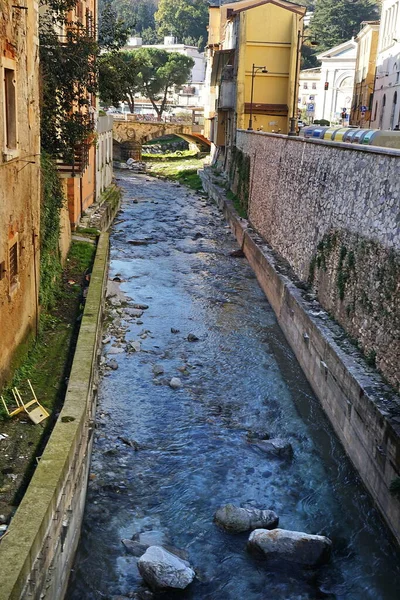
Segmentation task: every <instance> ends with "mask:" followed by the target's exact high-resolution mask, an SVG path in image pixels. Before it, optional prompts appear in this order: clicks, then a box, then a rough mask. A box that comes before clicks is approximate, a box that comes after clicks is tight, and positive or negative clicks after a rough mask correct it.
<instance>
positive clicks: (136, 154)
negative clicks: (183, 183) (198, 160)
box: [113, 119, 210, 161]
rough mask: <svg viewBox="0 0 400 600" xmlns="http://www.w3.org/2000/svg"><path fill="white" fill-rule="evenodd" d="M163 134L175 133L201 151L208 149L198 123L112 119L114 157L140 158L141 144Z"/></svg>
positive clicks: (207, 143)
mask: <svg viewBox="0 0 400 600" xmlns="http://www.w3.org/2000/svg"><path fill="white" fill-rule="evenodd" d="M163 135H177V136H179V137H181V138H183V139H184V140H186V141H187V142H189V143H191V144H195V145H196V146H197V147H198V149H199V151H201V152H204V151H209V149H210V142H209V141H208V140H207V138H205V137H204V136H203V135H202V134H201V127H200V126H199V125H195V124H193V125H191V124H187V123H184V124H180V123H173V122H172V123H168V122H167V123H164V122H162V121H160V122H148V121H133V120H132V121H130V120H128V121H125V120H124V121H122V120H121V121H119V120H116V119H114V125H113V142H114V159H115V160H124V161H125V160H127V159H128V158H133V159H135V160H140V159H141V157H142V145H143V144H145V143H146V142H149V141H150V140H155V139H157V138H159V137H162V136H163Z"/></svg>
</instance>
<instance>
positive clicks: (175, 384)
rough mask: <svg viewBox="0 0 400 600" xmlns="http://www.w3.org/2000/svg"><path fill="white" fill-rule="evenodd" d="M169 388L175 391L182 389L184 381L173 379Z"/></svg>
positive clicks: (177, 378)
mask: <svg viewBox="0 0 400 600" xmlns="http://www.w3.org/2000/svg"><path fill="white" fill-rule="evenodd" d="M169 387H170V388H172V389H173V390H177V389H179V388H180V387H182V381H181V380H180V379H179V377H173V378H172V379H171V381H170V382H169Z"/></svg>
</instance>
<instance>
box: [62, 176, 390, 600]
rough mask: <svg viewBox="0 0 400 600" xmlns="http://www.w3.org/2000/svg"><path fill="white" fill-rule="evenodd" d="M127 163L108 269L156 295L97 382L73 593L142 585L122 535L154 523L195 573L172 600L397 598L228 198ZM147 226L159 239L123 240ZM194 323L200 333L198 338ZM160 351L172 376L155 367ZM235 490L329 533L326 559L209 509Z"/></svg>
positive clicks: (107, 594)
mask: <svg viewBox="0 0 400 600" xmlns="http://www.w3.org/2000/svg"><path fill="white" fill-rule="evenodd" d="M119 177H120V178H121V179H120V182H119V183H120V184H121V185H122V187H123V188H124V191H125V199H124V203H123V207H122V211H121V213H120V214H119V215H118V218H117V221H116V224H115V225H114V227H113V230H112V236H111V261H110V278H113V277H115V276H118V277H119V278H121V279H122V280H123V283H122V284H121V289H122V290H123V291H124V292H125V293H126V294H127V296H128V297H129V298H130V299H131V300H129V299H128V307H129V303H132V302H136V303H137V302H140V303H146V304H148V305H149V308H148V310H146V311H145V312H144V314H143V316H142V317H141V320H142V321H143V323H142V324H137V323H136V320H137V319H134V318H131V317H128V316H127V315H125V317H126V318H124V319H122V322H121V325H123V326H126V327H128V330H127V333H126V339H127V340H130V341H133V340H139V341H140V342H141V352H135V353H129V354H128V353H124V354H117V355H113V356H111V355H109V356H108V357H107V360H109V359H111V358H112V359H115V360H116V361H117V362H118V365H119V368H118V370H116V371H107V372H106V376H104V377H103V378H102V380H101V384H100V390H99V407H98V423H99V427H98V429H97V430H96V434H95V442H94V450H93V459H92V466H91V478H90V483H89V492H88V500H87V507H86V513H85V518H84V523H83V531H82V538H81V542H80V546H79V549H78V553H77V557H76V561H75V565H74V569H73V572H72V575H71V581H70V586H69V591H68V596H67V597H68V599H69V600H83V599H85V600H86V599H87V600H92V599H100V598H112V597H113V596H114V595H118V594H121V595H128V594H131V595H132V594H133V593H134V592H137V591H139V590H141V589H143V587H142V586H143V582H142V580H141V577H140V575H139V573H138V570H137V566H136V563H137V558H135V557H133V556H130V555H129V554H128V553H127V552H126V550H125V548H124V546H123V545H122V543H121V539H122V538H130V537H132V536H133V535H134V534H135V533H139V532H143V531H146V530H152V531H156V532H158V533H156V534H154V535H155V539H156V541H157V540H158V539H159V538H160V537H161V536H162V535H164V536H165V538H166V539H167V540H168V542H169V543H170V544H171V545H172V546H175V547H176V548H179V549H183V550H185V551H186V552H187V554H188V557H189V560H190V562H191V563H192V564H193V566H194V568H195V570H196V573H197V578H196V580H195V582H194V583H193V584H192V585H191V586H190V587H189V588H188V589H187V590H186V591H184V592H179V593H172V592H168V593H165V594H164V595H163V596H162V598H165V599H167V598H171V599H173V598H181V599H185V600H186V599H187V600H189V599H190V600H192V599H193V600H195V599H196V600H200V599H201V600H206V599H207V600H261V599H262V600H264V599H265V600H272V599H273V600H311V599H319V598H330V599H334V598H335V599H337V600H342V599H343V600H344V599H346V600H358V599H360V600H361V599H362V600H392V599H393V600H394V599H397V598H399V597H400V592H399V590H400V568H399V562H400V561H399V554H398V553H397V550H396V549H395V548H394V546H393V545H392V543H391V540H390V536H389V534H388V532H387V530H386V528H385V527H384V526H383V524H382V522H381V520H380V517H379V515H378V513H377V512H376V511H375V510H374V508H373V506H372V503H371V501H370V499H369V497H368V495H367V494H366V492H365V490H364V488H363V486H362V485H361V483H360V481H359V478H358V476H357V475H356V473H355V471H354V469H353V468H352V466H351V465H350V463H349V461H348V459H347V458H346V456H345V454H344V452H343V450H342V448H341V446H340V444H339V443H338V440H337V438H336V437H335V435H334V434H333V432H332V428H331V427H330V425H329V423H328V422H327V419H326V417H325V416H324V413H323V412H322V410H321V408H320V406H319V403H318V401H317V400H316V398H315V397H314V395H313V393H312V391H311V389H310V387H309V385H308V384H307V381H306V379H305V377H304V375H303V374H302V372H301V370H300V367H299V365H298V364H297V362H296V360H295V358H294V356H293V353H292V352H291V350H290V349H289V347H288V345H287V343H286V341H285V339H284V337H283V334H282V332H281V331H280V329H279V327H278V325H277V322H276V319H275V316H274V314H273V312H272V309H271V307H270V306H269V304H268V302H267V301H266V299H265V297H264V295H263V293H262V291H261V290H260V288H259V286H258V284H257V281H256V279H255V277H254V275H253V273H252V271H251V269H250V267H249V265H248V264H247V262H246V260H245V259H240V258H233V257H231V256H230V253H231V252H232V251H233V250H236V249H237V245H236V242H235V240H234V238H233V236H232V234H231V233H230V231H229V229H228V228H227V226H226V223H225V221H224V219H223V218H222V217H221V215H220V213H219V211H218V210H217V208H216V207H215V206H214V205H213V204H211V203H210V202H209V201H207V200H205V199H204V198H202V197H199V196H198V195H196V194H194V193H192V192H190V191H188V190H187V189H186V188H183V187H178V186H176V185H174V184H172V183H168V182H163V181H159V180H153V179H152V180H149V179H148V178H146V177H145V176H133V175H132V174H130V173H128V174H125V173H123V174H122V175H119ZM134 199H135V200H137V201H138V202H137V203H136V202H135V203H134V202H133V200H134ZM138 239H147V241H148V242H149V243H148V245H146V246H135V245H132V244H129V243H128V242H129V240H138ZM117 324H118V323H117ZM171 328H175V329H178V330H179V333H175V334H174V333H171ZM146 332H147V334H146ZM143 333H145V335H147V337H146V338H145V339H144V338H143V337H140V336H141V335H143ZM189 333H194V334H195V335H196V336H198V338H199V341H197V342H189V341H187V335H188V334H189ZM112 343H113V340H111V342H110V343H109V344H106V345H105V347H104V354H107V352H108V351H109V350H110V347H111V345H112ZM155 364H157V365H162V366H163V367H164V370H165V374H164V375H161V376H158V377H156V376H155V375H154V373H153V370H152V369H153V366H154V365H155ZM184 366H185V367H186V373H182V371H180V370H179V368H183V367H184ZM171 377H180V378H181V380H182V383H183V386H182V388H181V389H179V390H172V389H171V388H170V387H169V386H168V382H169V380H170V378H171ZM249 430H250V431H264V432H266V433H268V434H269V435H270V436H271V437H277V436H279V437H283V438H287V439H288V440H289V441H290V442H291V443H292V445H293V448H294V459H293V460H292V461H291V462H285V461H281V460H276V459H270V458H266V456H265V455H263V454H262V453H261V452H260V451H259V450H257V449H256V448H255V447H254V445H253V444H251V443H249V441H248V438H247V432H248V431H249ZM121 437H122V438H124V439H125V442H126V440H134V441H135V442H137V444H138V446H139V450H138V451H135V449H134V448H132V447H130V446H129V445H127V444H126V443H125V442H124V441H123V440H121ZM227 502H234V503H237V504H250V505H254V506H257V507H261V508H270V509H273V510H275V511H276V512H277V513H278V514H279V516H280V527H282V528H286V529H294V530H298V531H305V532H309V533H321V534H324V535H328V536H329V537H330V538H331V539H332V540H333V544H334V553H333V559H332V561H331V563H330V564H329V565H327V566H325V567H323V568H321V569H320V570H319V571H317V572H306V571H302V570H301V569H295V568H293V567H292V566H288V565H277V564H274V565H268V564H266V563H264V562H263V561H257V560H256V559H255V558H254V557H253V556H251V555H249V554H248V552H247V551H246V540H247V535H246V534H243V535H229V534H227V533H224V532H223V531H221V530H220V529H218V528H217V527H216V525H215V524H214V523H213V514H214V512H215V510H216V509H217V507H218V506H220V505H221V504H225V503H227Z"/></svg>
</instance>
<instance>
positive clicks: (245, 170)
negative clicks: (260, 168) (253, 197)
mask: <svg viewBox="0 0 400 600" xmlns="http://www.w3.org/2000/svg"><path fill="white" fill-rule="evenodd" d="M229 179H230V182H231V189H232V192H233V193H234V194H235V195H236V197H237V199H238V202H239V204H240V207H241V208H242V210H243V212H244V213H245V214H246V215H247V214H248V208H249V197H250V157H249V156H248V155H247V154H244V153H243V152H242V151H241V150H239V148H236V146H234V147H233V148H232V152H231V163H230V167H229Z"/></svg>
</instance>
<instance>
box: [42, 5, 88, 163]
mask: <svg viewBox="0 0 400 600" xmlns="http://www.w3.org/2000/svg"><path fill="white" fill-rule="evenodd" d="M76 2H77V0H46V2H45V6H46V8H45V9H43V10H42V12H41V15H40V20H39V49H40V68H41V84H42V87H41V143H42V148H43V149H44V150H45V151H46V152H48V153H49V154H51V155H52V156H53V157H56V158H59V159H61V160H63V161H65V162H67V163H69V164H70V163H72V162H73V161H74V158H75V154H76V151H77V148H78V147H79V146H80V145H82V144H84V143H86V142H87V141H88V140H90V138H91V136H92V134H93V132H94V128H95V123H94V119H93V107H92V106H91V98H92V97H94V96H93V95H94V94H95V93H96V91H97V66H96V59H97V55H98V44H97V41H96V39H95V31H94V22H92V19H91V18H89V17H88V16H87V15H86V17H85V19H86V22H85V23H81V22H79V21H76V20H75V21H70V20H68V18H67V15H68V11H70V10H71V9H72V8H74V6H75V5H76ZM60 31H61V32H62V33H60Z"/></svg>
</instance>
